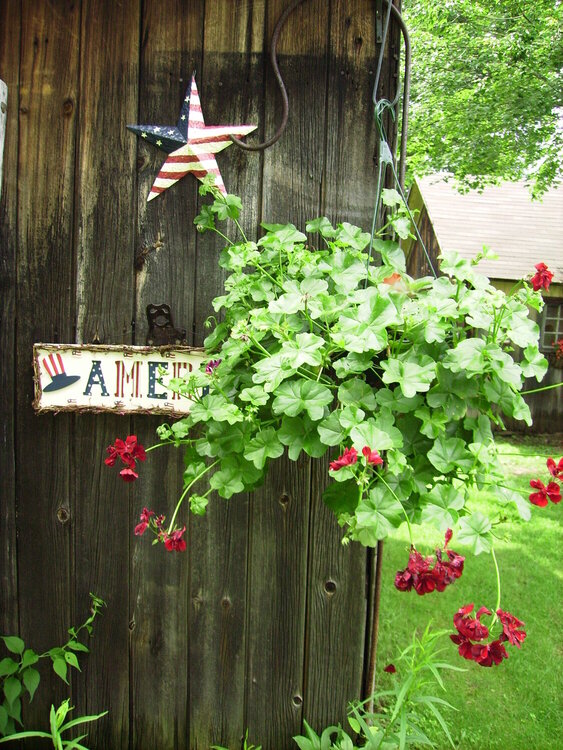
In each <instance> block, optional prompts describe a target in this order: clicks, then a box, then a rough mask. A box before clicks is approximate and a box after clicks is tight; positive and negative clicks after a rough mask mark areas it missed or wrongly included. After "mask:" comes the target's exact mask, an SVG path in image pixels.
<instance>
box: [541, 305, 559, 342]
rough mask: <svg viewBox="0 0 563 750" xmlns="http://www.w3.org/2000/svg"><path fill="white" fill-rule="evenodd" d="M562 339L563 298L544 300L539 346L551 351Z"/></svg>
mask: <svg viewBox="0 0 563 750" xmlns="http://www.w3.org/2000/svg"><path fill="white" fill-rule="evenodd" d="M561 339H563V300H561V299H558V300H549V301H548V300H546V302H545V307H544V308H543V315H542V321H541V348H542V350H543V351H544V352H552V351H553V350H554V349H555V347H556V345H557V342H558V341H560V340H561Z"/></svg>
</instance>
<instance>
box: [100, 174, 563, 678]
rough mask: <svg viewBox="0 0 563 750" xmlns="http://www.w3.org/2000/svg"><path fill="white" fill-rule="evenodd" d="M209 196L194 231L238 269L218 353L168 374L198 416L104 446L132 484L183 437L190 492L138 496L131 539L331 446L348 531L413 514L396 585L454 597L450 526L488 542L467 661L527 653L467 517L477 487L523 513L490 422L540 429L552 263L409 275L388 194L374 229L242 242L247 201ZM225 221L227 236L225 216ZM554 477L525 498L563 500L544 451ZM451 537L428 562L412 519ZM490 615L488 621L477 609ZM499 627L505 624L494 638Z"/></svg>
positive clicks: (399, 212)
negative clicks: (534, 404)
mask: <svg viewBox="0 0 563 750" xmlns="http://www.w3.org/2000/svg"><path fill="white" fill-rule="evenodd" d="M200 191H201V193H202V194H210V195H211V198H212V202H211V203H210V204H208V205H204V206H203V208H202V210H201V213H200V214H199V216H197V217H196V219H195V224H196V226H197V229H198V231H200V232H208V231H211V232H216V233H218V234H219V235H220V236H221V237H222V238H223V239H224V241H225V248H224V250H223V251H222V253H221V255H220V260H219V263H220V266H221V267H222V268H223V269H225V270H226V271H227V273H228V276H227V279H226V281H225V293H224V294H223V295H221V296H220V297H217V298H216V299H215V300H214V302H213V305H214V309H215V311H216V312H217V315H219V316H220V321H218V320H216V319H212V320H211V321H210V326H212V327H213V330H212V331H211V333H210V334H209V336H208V337H207V338H206V340H205V351H206V353H207V355H208V359H207V361H206V364H205V365H203V366H202V367H201V370H200V371H199V372H193V373H191V374H190V375H188V376H187V377H185V378H177V379H171V380H170V381H169V382H168V383H167V386H168V387H169V388H172V389H173V390H175V391H176V392H177V393H179V394H180V395H181V396H183V397H186V398H189V399H191V401H192V405H191V410H190V413H189V415H188V416H185V417H184V418H182V419H179V420H178V421H176V422H174V423H172V424H163V425H162V426H161V427H160V428H159V429H158V436H159V438H160V443H159V444H157V445H155V446H152V448H148V449H147V450H146V451H145V449H144V448H143V447H142V446H141V445H140V444H139V443H138V441H137V438H136V436H129V437H127V439H126V440H120V439H117V440H116V441H115V443H114V444H113V445H111V446H109V447H108V449H107V451H108V454H107V458H106V464H108V465H110V466H113V465H115V464H116V462H118V461H120V462H121V463H122V464H123V468H122V470H121V472H120V474H121V476H122V478H123V479H124V480H125V481H134V480H135V479H137V476H138V471H137V470H138V466H139V463H140V462H143V461H145V460H146V458H147V453H148V452H149V451H150V450H152V449H153V448H156V447H158V446H164V445H170V446H176V447H182V449H183V450H184V456H185V466H186V469H185V471H184V476H183V480H184V481H183V490H182V492H181V494H180V498H179V500H178V502H177V505H176V507H175V508H174V510H173V512H172V514H171V516H170V518H169V520H167V518H165V515H163V514H161V513H160V512H157V511H156V510H153V509H150V508H146V507H145V508H143V510H142V512H141V514H140V519H139V523H138V524H137V526H136V528H135V534H137V535H139V536H140V535H143V534H145V533H146V532H149V533H151V534H152V535H153V536H154V542H153V543H154V544H158V543H160V542H162V543H163V544H164V546H165V548H166V549H167V550H168V551H178V552H182V551H184V550H185V549H186V541H185V538H184V535H185V532H186V522H185V520H182V521H180V514H181V512H182V510H183V506H184V504H186V505H188V504H189V508H190V510H191V512H192V513H194V514H196V515H202V514H204V513H205V511H206V507H207V505H208V502H209V499H210V495H211V493H212V492H213V491H215V492H216V493H217V494H218V495H219V496H220V497H222V498H224V499H229V498H231V497H232V496H233V495H236V494H237V493H240V492H249V491H252V490H253V489H254V488H256V487H257V486H259V485H260V484H261V483H262V482H263V480H264V476H265V474H266V471H267V469H268V465H269V463H270V462H271V461H272V460H274V459H276V458H279V457H280V456H282V455H283V454H284V453H287V455H288V456H289V458H290V459H291V460H293V461H296V460H297V459H298V458H299V457H300V456H301V455H302V454H306V455H307V456H310V457H311V458H313V459H319V458H321V457H322V456H325V454H330V459H331V460H330V462H329V468H328V473H329V475H330V480H331V481H329V482H328V485H327V487H326V490H325V491H324V494H323V500H324V502H325V503H326V505H327V506H328V507H329V508H330V509H331V510H332V511H333V512H334V514H335V516H336V519H337V521H338V523H339V524H340V525H341V526H342V527H343V529H344V538H343V541H344V543H348V542H352V541H355V542H359V543H360V544H362V545H365V546H370V547H373V546H375V545H376V544H377V542H378V541H379V540H382V539H384V538H385V537H386V536H388V534H389V533H390V532H391V531H392V530H393V529H396V528H398V527H399V526H401V525H402V524H406V526H407V528H408V533H409V536H410V544H411V551H410V555H409V558H408V561H407V563H406V566H405V569H404V570H402V571H399V572H398V573H397V576H396V579H395V586H396V587H397V588H398V589H399V590H400V591H404V592H409V591H413V590H414V591H415V592H416V593H417V594H419V595H424V594H429V593H431V592H434V591H438V592H439V591H443V590H444V588H445V587H446V586H449V585H451V584H453V583H454V582H455V581H456V580H457V579H458V578H459V577H460V576H461V575H462V573H463V567H464V558H463V557H462V556H461V555H459V554H458V553H457V552H455V551H453V550H452V549H451V548H450V546H449V544H450V541H451V539H452V534H453V532H452V530H455V535H456V536H455V538H456V541H458V542H463V543H465V544H466V545H469V547H470V548H471V550H472V551H473V553H475V554H479V553H482V552H486V553H491V555H492V559H493V561H494V565H495V568H496V572H497V580H498V582H499V587H498V591H499V594H498V600H497V602H496V606H495V608H494V611H491V610H489V609H487V608H486V607H484V606H483V607H480V608H479V609H478V610H477V611H476V612H475V614H474V615H473V609H474V605H473V604H467V605H466V606H464V607H462V608H461V609H460V610H459V612H457V613H456V615H455V616H454V627H455V633H454V634H453V635H452V640H453V641H454V643H455V644H456V645H457V646H458V649H459V653H460V655H461V656H462V657H464V658H466V659H470V660H473V661H475V662H476V663H477V664H480V665H481V666H491V665H493V664H499V663H500V662H501V661H502V660H503V659H505V658H507V656H508V653H507V651H506V645H510V646H516V647H518V648H519V647H520V646H521V643H522V641H523V640H524V638H525V631H524V630H523V623H522V622H521V621H520V620H518V618H516V617H515V616H513V615H512V614H510V613H509V612H507V611H505V610H503V609H501V601H500V576H499V574H498V566H497V561H496V558H495V554H494V549H493V533H492V529H493V526H492V521H491V519H489V518H488V517H486V516H485V515H484V514H483V513H481V512H479V511H476V512H472V511H471V502H470V500H471V494H472V492H474V491H475V489H477V490H487V491H489V492H490V491H492V492H494V495H495V497H496V501H497V503H498V504H499V506H505V505H507V504H513V505H515V506H516V508H517V510H518V512H519V514H520V515H521V516H522V518H524V519H526V520H528V519H529V518H530V508H529V504H528V500H527V499H526V498H524V497H522V495H521V494H520V493H519V492H518V491H516V490H515V489H514V488H512V487H510V486H509V485H506V484H505V483H504V477H503V475H502V473H501V471H500V468H499V461H498V454H497V448H496V446H495V438H494V434H493V427H496V428H500V429H502V428H504V422H503V419H504V418H505V416H508V417H510V418H512V419H515V420H522V421H523V422H525V423H526V424H527V425H530V424H531V422H532V420H531V416H530V410H529V408H528V406H527V404H526V402H525V400H524V398H523V396H522V388H523V383H524V379H525V378H530V377H535V378H536V379H537V380H538V381H540V380H541V379H542V378H543V376H544V374H545V372H546V370H547V361H546V359H545V358H544V357H543V355H542V354H541V353H540V351H539V348H538V337H539V329H538V326H537V324H536V323H535V322H534V321H533V320H532V319H531V318H530V316H529V311H530V308H531V309H533V310H536V311H540V310H541V309H542V306H543V300H542V295H541V291H542V290H545V291H547V290H548V288H549V285H550V282H551V279H552V277H553V274H552V273H551V272H550V271H549V269H548V268H547V267H546V266H545V264H543V263H538V264H537V265H536V268H535V273H534V274H533V275H530V278H529V279H527V280H522V281H521V282H519V283H518V284H516V285H515V287H514V288H513V289H512V291H511V292H510V293H509V294H505V293H504V292H503V291H500V290H499V289H496V288H495V287H494V286H492V285H491V283H490V281H489V279H488V278H486V277H485V276H484V275H482V274H481V273H479V272H478V270H477V265H478V263H479V261H480V260H482V259H483V258H490V257H491V253H490V251H488V250H487V249H484V250H483V251H482V252H480V253H479V254H478V255H477V257H476V258H475V259H474V260H473V261H469V260H467V259H464V258H462V257H461V256H460V255H458V254H456V253H448V254H444V255H443V256H442V257H441V259H440V267H439V270H440V275H438V276H436V277H424V278H420V279H413V278H411V277H410V276H408V275H407V273H406V264H405V256H404V254H403V251H402V250H401V248H400V246H399V244H398V243H397V242H395V241H391V240H389V239H383V234H382V233H383V232H385V231H387V230H389V229H394V230H395V231H396V233H398V234H399V235H404V234H405V231H406V230H405V210H404V206H403V205H402V203H401V199H400V197H399V195H398V194H397V193H396V192H395V191H393V190H386V191H384V195H383V198H384V202H385V203H386V204H387V206H388V209H389V217H390V218H389V221H388V224H387V225H386V227H384V228H383V229H382V230H381V233H380V235H376V236H375V238H373V237H371V236H370V234H368V233H366V232H364V231H362V230H361V229H359V228H358V227H355V226H352V225H351V224H348V223H346V222H343V223H341V224H338V225H337V226H336V227H334V226H332V224H331V223H330V222H329V220H328V219H327V218H319V219H315V220H313V221H310V222H309V223H308V224H307V225H306V231H307V232H308V233H309V235H310V236H312V237H313V238H315V239H314V243H312V241H311V240H310V239H308V237H307V235H305V234H304V233H303V232H301V231H299V230H298V229H297V228H296V227H295V226H293V225H292V224H263V225H262V226H263V228H264V234H263V236H262V237H260V239H258V240H257V241H253V240H249V239H248V238H247V237H246V236H245V234H244V232H243V230H242V228H241V225H240V223H239V213H240V210H241V202H240V199H239V198H237V197H236V196H233V195H222V194H220V193H219V192H218V191H217V190H216V189H215V188H214V187H213V186H212V185H211V184H210V183H204V184H203V185H202V186H201V189H200ZM227 220H229V221H228V226H230V227H231V228H234V230H236V232H237V237H236V238H234V239H231V238H229V237H228V236H227V234H226V232H227V231H229V230H225V231H222V230H221V229H219V228H218V224H219V223H220V222H223V221H227ZM547 469H548V471H549V472H550V481H549V482H548V483H547V485H546V484H544V483H543V482H542V481H541V480H540V479H536V480H532V482H531V484H532V488H533V489H534V492H532V494H530V496H529V500H530V501H531V502H532V503H533V504H535V505H538V506H540V507H541V506H545V505H546V504H547V503H548V501H551V502H554V503H558V502H559V501H560V500H561V494H560V484H559V483H560V481H561V480H562V479H563V459H560V460H559V462H558V463H556V462H555V460H553V459H550V460H549V461H548V466H547ZM427 525H430V526H432V527H435V528H436V529H438V530H439V531H441V532H443V533H444V534H445V541H444V545H443V547H442V548H441V549H438V550H436V552H435V554H434V556H423V555H422V554H421V553H420V552H419V550H418V549H417V546H416V541H415V539H416V537H417V534H419V535H420V536H422V534H420V532H417V531H416V529H417V527H421V526H422V527H424V526H427ZM485 617H490V618H491V620H490V622H489V625H488V626H487V625H486V624H485V623H484V622H483V618H485ZM495 628H496V629H498V632H497V634H496V635H494V636H493V635H492V634H493V632H495Z"/></svg>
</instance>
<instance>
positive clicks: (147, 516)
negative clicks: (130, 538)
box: [135, 508, 156, 536]
mask: <svg viewBox="0 0 563 750" xmlns="http://www.w3.org/2000/svg"><path fill="white" fill-rule="evenodd" d="M151 516H154V510H149V509H148V508H143V512H142V513H141V519H140V520H141V522H140V523H138V524H137V525H136V526H135V535H136V536H142V535H143V534H144V533H145V531H146V530H147V528H148V526H149V524H150V522H151ZM155 523H156V522H155Z"/></svg>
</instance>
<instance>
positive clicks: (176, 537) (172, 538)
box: [162, 526, 186, 552]
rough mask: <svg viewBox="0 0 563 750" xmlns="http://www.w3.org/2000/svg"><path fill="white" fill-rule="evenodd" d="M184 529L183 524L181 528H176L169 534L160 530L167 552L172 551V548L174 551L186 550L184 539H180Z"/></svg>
mask: <svg viewBox="0 0 563 750" xmlns="http://www.w3.org/2000/svg"><path fill="white" fill-rule="evenodd" d="M185 531H186V527H185V526H184V528H183V529H177V530H176V531H173V532H172V533H171V534H168V533H167V532H166V531H163V532H162V541H163V542H164V546H165V547H166V549H167V550H168V552H172V550H175V551H176V552H185V551H186V540H185V539H182V536H183V534H184V533H185Z"/></svg>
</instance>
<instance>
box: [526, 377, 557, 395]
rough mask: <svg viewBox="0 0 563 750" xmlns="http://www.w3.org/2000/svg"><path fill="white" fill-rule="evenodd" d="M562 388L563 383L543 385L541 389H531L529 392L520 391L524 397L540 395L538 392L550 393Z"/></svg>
mask: <svg viewBox="0 0 563 750" xmlns="http://www.w3.org/2000/svg"><path fill="white" fill-rule="evenodd" d="M562 386H563V381H561V383H553V385H543V386H542V387H541V388H533V389H532V390H531V391H520V395H521V396H526V395H527V394H528V393H540V391H550V390H551V389H552V388H561V387H562Z"/></svg>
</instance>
